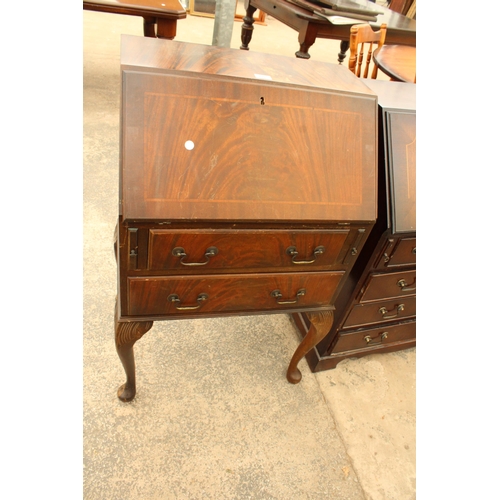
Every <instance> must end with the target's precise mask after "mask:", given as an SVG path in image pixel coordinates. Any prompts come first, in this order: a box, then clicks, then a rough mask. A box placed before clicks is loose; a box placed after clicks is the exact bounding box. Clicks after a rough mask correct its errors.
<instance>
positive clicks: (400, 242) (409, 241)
mask: <svg viewBox="0 0 500 500" xmlns="http://www.w3.org/2000/svg"><path fill="white" fill-rule="evenodd" d="M416 263H417V239H416V238H399V239H398V238H390V239H389V241H388V242H387V245H386V247H385V249H384V252H383V254H382V255H381V258H380V259H379V262H378V266H377V267H378V268H379V269H381V268H391V267H399V266H411V265H415V264H416Z"/></svg>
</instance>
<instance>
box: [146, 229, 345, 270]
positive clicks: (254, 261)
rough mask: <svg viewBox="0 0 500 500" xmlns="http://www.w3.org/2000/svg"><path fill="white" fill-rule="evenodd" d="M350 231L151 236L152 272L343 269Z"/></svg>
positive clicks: (158, 233)
mask: <svg viewBox="0 0 500 500" xmlns="http://www.w3.org/2000/svg"><path fill="white" fill-rule="evenodd" d="M348 236H349V230H348V229H338V230H314V231H313V230H303V231H277V230H248V229H247V230H241V229H240V230H189V229H186V230H168V229H167V230H163V229H152V230H150V232H149V245H148V246H149V250H148V262H147V267H148V270H149V271H164V270H168V271H169V272H181V273H183V274H192V273H200V272H203V273H218V272H219V273H220V272H221V270H223V272H241V271H242V270H243V271H245V272H248V271H250V270H255V271H268V270H278V269H279V270H281V271H302V270H307V271H309V270H334V269H340V268H341V264H342V259H343V257H344V255H345V253H346V251H347V248H346V246H347V244H348V243H349V241H348Z"/></svg>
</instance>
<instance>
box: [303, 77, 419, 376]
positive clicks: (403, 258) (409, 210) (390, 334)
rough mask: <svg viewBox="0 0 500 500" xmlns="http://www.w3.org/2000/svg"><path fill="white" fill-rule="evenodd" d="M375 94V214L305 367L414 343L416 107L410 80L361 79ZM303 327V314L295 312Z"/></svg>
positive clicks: (328, 365)
mask: <svg viewBox="0 0 500 500" xmlns="http://www.w3.org/2000/svg"><path fill="white" fill-rule="evenodd" d="M365 83H366V85H368V86H370V88H371V89H372V90H373V91H374V92H376V93H377V95H378V97H379V113H380V115H379V169H378V181H379V182H378V214H379V216H378V220H377V222H376V224H375V226H374V228H373V230H372V232H371V233H370V235H369V237H368V240H367V242H366V244H365V245H364V247H363V249H362V251H361V254H360V255H359V257H358V259H357V261H356V263H355V265H354V267H353V268H352V270H351V272H350V273H349V276H347V278H346V280H345V284H344V286H343V288H342V293H340V294H338V295H337V297H336V298H335V299H334V305H335V311H336V313H335V319H334V321H333V324H332V328H331V330H330V332H329V333H328V335H326V336H325V338H324V339H322V340H321V341H320V342H319V343H318V344H317V345H316V346H315V348H314V349H312V350H311V351H310V352H309V353H308V354H307V360H308V363H309V366H310V368H311V370H313V371H321V370H326V369H330V368H335V367H336V366H337V364H338V363H339V362H340V361H342V360H344V359H347V358H352V357H360V356H364V355H367V354H373V353H381V352H392V351H395V350H399V349H404V348H408V347H413V346H415V345H416V197H415V194H416V186H415V173H416V147H415V146H416V112H415V104H416V103H415V90H416V86H415V85H414V84H406V83H397V82H385V81H379V80H366V81H365ZM293 317H294V320H295V323H296V325H297V327H298V329H299V331H300V332H302V334H305V332H306V331H307V329H308V328H309V320H308V318H307V317H305V316H304V315H301V314H294V316H293Z"/></svg>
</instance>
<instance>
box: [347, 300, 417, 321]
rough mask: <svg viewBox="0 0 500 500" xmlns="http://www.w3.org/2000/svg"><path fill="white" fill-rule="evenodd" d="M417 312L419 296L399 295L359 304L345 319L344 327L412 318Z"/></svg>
mask: <svg viewBox="0 0 500 500" xmlns="http://www.w3.org/2000/svg"><path fill="white" fill-rule="evenodd" d="M416 314H417V298H416V296H415V295H414V296H412V297H399V298H395V299H386V300H381V301H378V302H371V303H365V304H358V305H356V306H354V307H353V308H352V311H351V312H350V314H349V316H348V317H347V319H346V320H345V323H344V325H343V326H344V328H346V327H353V326H362V325H367V324H370V323H381V322H385V321H395V320H401V319H404V318H411V317H413V316H415V315H416Z"/></svg>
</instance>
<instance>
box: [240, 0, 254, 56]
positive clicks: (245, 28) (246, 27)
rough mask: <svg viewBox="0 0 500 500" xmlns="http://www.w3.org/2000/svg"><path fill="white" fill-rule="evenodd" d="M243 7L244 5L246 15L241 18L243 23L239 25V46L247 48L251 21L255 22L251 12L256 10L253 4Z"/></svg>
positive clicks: (250, 34) (243, 48) (250, 36)
mask: <svg viewBox="0 0 500 500" xmlns="http://www.w3.org/2000/svg"><path fill="white" fill-rule="evenodd" d="M247 2H248V0H247ZM245 7H246V15H245V17H244V18H243V25H242V26H241V46H240V49H241V50H248V44H249V43H250V40H251V39H252V33H253V23H254V22H255V19H254V18H253V14H254V12H255V11H256V10H257V7H254V6H253V5H248V6H246V5H245Z"/></svg>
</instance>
